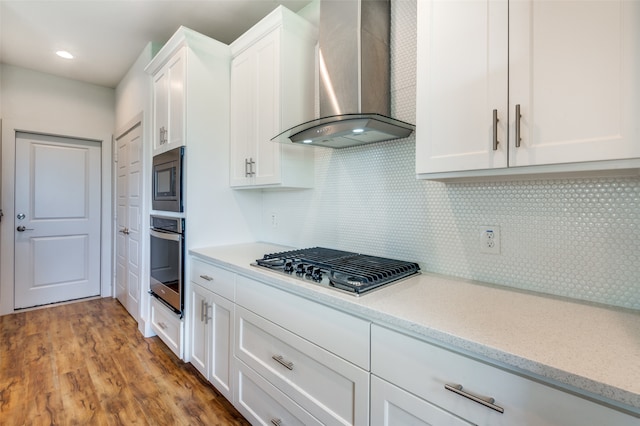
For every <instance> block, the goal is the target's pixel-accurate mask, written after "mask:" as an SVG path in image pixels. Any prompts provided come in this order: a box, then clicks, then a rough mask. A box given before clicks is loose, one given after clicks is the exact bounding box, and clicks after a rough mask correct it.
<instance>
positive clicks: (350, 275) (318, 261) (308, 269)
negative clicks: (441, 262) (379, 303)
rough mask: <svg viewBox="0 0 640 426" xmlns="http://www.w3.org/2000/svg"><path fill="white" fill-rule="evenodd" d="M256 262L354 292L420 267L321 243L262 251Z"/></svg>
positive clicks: (391, 279) (412, 273) (369, 288)
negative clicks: (304, 246)
mask: <svg viewBox="0 0 640 426" xmlns="http://www.w3.org/2000/svg"><path fill="white" fill-rule="evenodd" d="M255 265H256V266H262V267H266V268H269V269H273V270H277V271H280V272H283V273H286V274H289V275H292V276H297V277H298V278H300V279H304V280H308V281H313V282H316V283H318V284H325V285H328V286H330V287H335V288H338V289H341V290H344V291H347V292H349V293H352V294H356V295H360V294H362V293H365V292H367V291H370V290H373V289H375V288H378V287H380V286H382V285H385V284H390V283H392V282H395V281H398V280H400V279H402V278H406V277H409V276H411V275H414V274H418V273H419V271H420V267H419V266H418V264H417V263H412V262H405V261H401V260H395V259H388V258H384V257H377V256H370V255H364V254H359V253H351V252H346V251H341V250H334V249H328V248H324V247H313V248H308V249H301V250H291V251H285V252H280V253H273V254H265V255H264V256H263V258H262V259H257V260H256V264H255Z"/></svg>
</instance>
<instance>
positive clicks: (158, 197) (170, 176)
mask: <svg viewBox="0 0 640 426" xmlns="http://www.w3.org/2000/svg"><path fill="white" fill-rule="evenodd" d="M183 162H184V147H183V146H181V147H178V148H174V149H172V150H170V151H167V152H163V153H162V154H158V155H155V156H154V157H153V178H152V180H153V199H152V203H151V204H152V206H151V207H152V208H153V210H159V211H167V212H182V211H183V205H182V175H183V172H184V170H183Z"/></svg>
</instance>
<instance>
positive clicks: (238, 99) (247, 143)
mask: <svg viewBox="0 0 640 426" xmlns="http://www.w3.org/2000/svg"><path fill="white" fill-rule="evenodd" d="M255 69H256V58H255V56H254V55H253V54H252V52H251V51H250V50H247V51H245V52H243V53H241V54H240V55H238V56H237V57H235V58H234V59H233V61H232V62H231V102H230V104H231V111H230V115H231V123H230V125H231V127H230V139H231V146H230V160H229V161H230V178H229V184H230V186H246V185H249V184H251V182H252V179H251V174H250V172H251V170H250V167H251V165H252V164H251V163H250V162H251V161H255V159H254V158H253V155H254V154H253V153H252V150H251V146H252V145H253V142H254V140H255V134H256V129H255V125H254V121H255V114H256V111H255V105H254V103H255V101H254V98H255V90H256V89H255V88H256V80H255Z"/></svg>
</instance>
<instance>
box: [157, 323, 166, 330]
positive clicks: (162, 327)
mask: <svg viewBox="0 0 640 426" xmlns="http://www.w3.org/2000/svg"><path fill="white" fill-rule="evenodd" d="M158 327H160V328H161V329H163V330H166V329H167V324H165V323H163V322H159V323H158Z"/></svg>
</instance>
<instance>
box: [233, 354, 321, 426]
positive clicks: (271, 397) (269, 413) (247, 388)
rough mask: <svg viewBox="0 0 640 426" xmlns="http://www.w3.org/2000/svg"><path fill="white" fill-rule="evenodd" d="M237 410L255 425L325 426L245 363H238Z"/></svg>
mask: <svg viewBox="0 0 640 426" xmlns="http://www.w3.org/2000/svg"><path fill="white" fill-rule="evenodd" d="M237 374H238V376H237V379H238V383H237V385H236V386H235V388H236V395H235V401H236V403H235V407H236V408H237V409H238V411H240V413H241V414H242V415H244V416H245V417H246V418H247V420H249V421H250V422H251V424H263V425H276V426H278V425H283V426H284V425H287V426H289V425H292V426H296V425H300V426H304V425H310V426H313V425H318V426H319V425H322V423H321V422H319V421H318V420H317V419H315V418H314V417H313V416H312V415H311V414H309V413H307V412H306V411H304V410H303V409H302V408H300V406H298V405H297V404H296V403H295V402H293V401H292V400H291V399H290V398H288V397H287V396H286V395H284V394H283V393H282V392H280V391H279V390H278V389H276V388H275V387H273V385H271V384H270V383H269V382H267V381H266V380H265V379H263V378H262V377H260V375H259V374H257V373H256V372H254V371H253V370H251V368H249V367H247V366H246V365H244V364H243V363H241V362H238V370H237Z"/></svg>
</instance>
